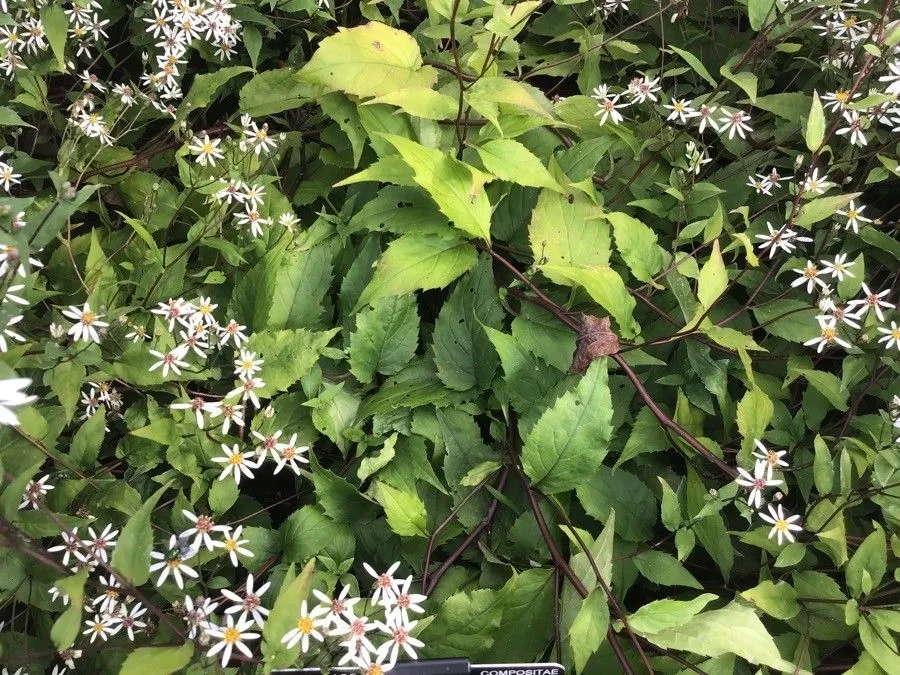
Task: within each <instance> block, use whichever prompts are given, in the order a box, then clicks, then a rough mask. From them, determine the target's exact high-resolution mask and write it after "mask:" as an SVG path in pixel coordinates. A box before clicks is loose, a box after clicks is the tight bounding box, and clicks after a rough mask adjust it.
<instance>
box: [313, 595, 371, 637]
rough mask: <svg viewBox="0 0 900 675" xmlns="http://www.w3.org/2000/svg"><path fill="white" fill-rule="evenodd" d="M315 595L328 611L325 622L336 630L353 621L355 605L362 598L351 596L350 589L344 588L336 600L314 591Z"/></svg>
mask: <svg viewBox="0 0 900 675" xmlns="http://www.w3.org/2000/svg"><path fill="white" fill-rule="evenodd" d="M313 595H314V596H316V598H317V599H318V600H319V602H320V603H322V606H323V607H325V609H327V610H328V613H327V614H326V615H325V617H324V618H323V621H325V622H327V623H330V624H332V625H333V626H334V627H335V628H338V627H339V626H341V625H346V624H345V622H346V621H351V620H352V619H353V618H354V617H355V616H356V614H355V613H354V612H353V605H355V604H356V603H357V602H359V601H360V598H355V597H351V596H350V587H349V586H344V587H343V588H342V589H341V592H340V593H338V595H337V596H336V597H334V598H331V597H329V596H327V595H325V594H324V593H323V592H322V591H320V590H317V589H313Z"/></svg>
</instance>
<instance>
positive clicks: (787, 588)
mask: <svg viewBox="0 0 900 675" xmlns="http://www.w3.org/2000/svg"><path fill="white" fill-rule="evenodd" d="M741 597H742V598H744V599H745V600H749V601H750V602H752V603H753V604H754V605H756V606H757V607H759V608H760V609H761V610H762V611H764V612H765V613H766V614H768V615H769V616H774V617H775V618H776V619H790V618H793V617H795V616H796V615H797V613H798V612H799V611H800V605H799V604H798V603H797V591H795V590H794V587H793V586H791V585H790V584H789V583H787V582H785V581H779V582H778V583H777V584H776V583H773V582H772V581H770V580H769V579H766V580H765V581H763V582H762V583H760V584H759V585H757V586H755V587H753V588H750V589H748V590H746V591H743V592H742V593H741Z"/></svg>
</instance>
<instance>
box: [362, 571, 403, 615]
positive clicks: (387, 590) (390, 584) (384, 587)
mask: <svg viewBox="0 0 900 675" xmlns="http://www.w3.org/2000/svg"><path fill="white" fill-rule="evenodd" d="M398 567H400V561H399V560H398V561H397V562H395V563H394V564H393V565H391V566H390V567H389V568H388V570H387V572H382V573H378V572H376V571H375V569H374V568H373V567H372V566H371V565H370V564H369V563H363V568H364V569H365V570H366V572H368V573H369V574H370V575H371V576H372V577H373V578H374V579H375V582H374V583H373V584H372V585H373V586H374V587H375V592H374V593H373V594H372V603H373V604H378V601H379V600H382V601H383V600H384V599H385V598H388V599H389V600H396V599H397V596H398V595H400V584H399V581H398V580H397V579H395V578H394V577H393V574H394V572H396V571H397V568H398ZM382 604H383V602H382Z"/></svg>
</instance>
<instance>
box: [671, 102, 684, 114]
mask: <svg viewBox="0 0 900 675" xmlns="http://www.w3.org/2000/svg"><path fill="white" fill-rule="evenodd" d="M672 108H673V109H674V110H675V112H684V103H682V102H681V101H675V103H673V104H672Z"/></svg>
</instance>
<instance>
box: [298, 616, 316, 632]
mask: <svg viewBox="0 0 900 675" xmlns="http://www.w3.org/2000/svg"><path fill="white" fill-rule="evenodd" d="M312 629H313V620H312V619H311V618H310V617H308V616H301V617H300V618H299V619H297V630H299V631H300V632H301V633H303V634H304V635H309V634H310V633H312Z"/></svg>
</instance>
